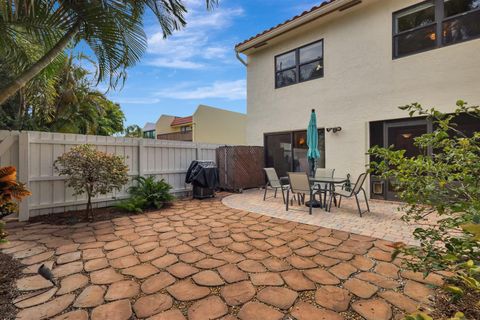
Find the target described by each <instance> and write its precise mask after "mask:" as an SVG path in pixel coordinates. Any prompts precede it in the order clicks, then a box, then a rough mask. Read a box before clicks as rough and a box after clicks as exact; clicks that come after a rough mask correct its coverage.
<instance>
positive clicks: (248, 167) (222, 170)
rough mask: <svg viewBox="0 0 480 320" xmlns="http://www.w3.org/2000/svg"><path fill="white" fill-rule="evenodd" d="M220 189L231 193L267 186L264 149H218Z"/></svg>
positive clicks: (225, 147)
mask: <svg viewBox="0 0 480 320" xmlns="http://www.w3.org/2000/svg"><path fill="white" fill-rule="evenodd" d="M217 165H218V170H219V178H220V188H222V189H224V190H229V191H242V190H243V189H250V188H258V187H261V186H263V185H264V184H265V174H264V173H263V167H264V153H263V147H253V146H224V147H219V148H218V149H217Z"/></svg>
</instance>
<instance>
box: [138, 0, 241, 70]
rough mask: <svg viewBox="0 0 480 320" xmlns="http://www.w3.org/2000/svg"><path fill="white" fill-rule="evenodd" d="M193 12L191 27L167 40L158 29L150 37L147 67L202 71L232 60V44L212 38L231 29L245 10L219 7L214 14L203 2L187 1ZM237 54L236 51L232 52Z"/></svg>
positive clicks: (188, 21)
mask: <svg viewBox="0 0 480 320" xmlns="http://www.w3.org/2000/svg"><path fill="white" fill-rule="evenodd" d="M187 6H188V9H189V12H188V14H187V17H186V20H187V26H186V28H185V29H183V30H181V31H177V32H175V33H174V34H173V35H172V36H170V37H168V38H167V39H164V38H163V33H162V31H161V30H160V29H159V28H158V27H157V28H156V29H155V30H153V31H152V32H151V34H150V35H149V37H148V49H147V52H148V56H147V57H146V59H145V62H146V64H148V65H152V66H157V67H163V68H175V69H177V68H178V69H201V68H204V67H206V66H207V65H209V64H212V63H215V64H218V63H219V62H222V63H226V62H228V61H229V59H231V61H233V59H232V58H231V57H229V56H228V52H229V51H231V50H233V49H232V48H231V46H230V44H222V43H219V42H218V41H215V42H214V41H213V40H212V39H211V38H210V37H209V36H211V35H212V34H213V33H215V32H219V31H223V30H225V29H226V28H228V27H229V26H230V25H231V23H232V19H234V18H235V17H238V16H241V15H242V14H243V12H244V11H243V9H242V8H240V7H236V8H225V7H218V8H216V9H214V10H213V11H207V10H206V9H205V2H204V1H203V0H202V1H200V0H189V1H187ZM232 52H233V51H232Z"/></svg>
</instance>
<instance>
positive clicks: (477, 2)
mask: <svg viewBox="0 0 480 320" xmlns="http://www.w3.org/2000/svg"><path fill="white" fill-rule="evenodd" d="M444 5H445V9H444V12H445V19H444V20H443V25H442V29H443V44H452V43H457V42H462V41H465V40H470V39H472V38H477V37H478V36H480V0H445V1H444Z"/></svg>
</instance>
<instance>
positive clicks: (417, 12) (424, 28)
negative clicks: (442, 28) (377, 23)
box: [393, 1, 437, 57]
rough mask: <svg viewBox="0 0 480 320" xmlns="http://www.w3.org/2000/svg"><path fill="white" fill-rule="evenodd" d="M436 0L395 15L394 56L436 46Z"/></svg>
mask: <svg viewBox="0 0 480 320" xmlns="http://www.w3.org/2000/svg"><path fill="white" fill-rule="evenodd" d="M436 26H437V24H436V22H435V5H434V1H427V2H424V3H421V4H418V5H415V6H413V7H410V8H407V9H405V10H402V11H399V12H398V13H396V14H395V17H394V36H393V43H394V50H395V51H394V56H395V57H401V56H405V55H409V54H412V53H416V52H421V51H425V50H429V49H433V48H435V47H436V34H435V33H436Z"/></svg>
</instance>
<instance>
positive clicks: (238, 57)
mask: <svg viewBox="0 0 480 320" xmlns="http://www.w3.org/2000/svg"><path fill="white" fill-rule="evenodd" d="M235 56H236V57H237V59H238V61H240V62H241V63H242V64H243V65H244V66H245V67H248V63H247V62H246V61H245V60H243V58H242V57H241V56H240V53H239V52H238V51H237V50H236V49H235Z"/></svg>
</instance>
